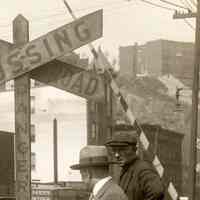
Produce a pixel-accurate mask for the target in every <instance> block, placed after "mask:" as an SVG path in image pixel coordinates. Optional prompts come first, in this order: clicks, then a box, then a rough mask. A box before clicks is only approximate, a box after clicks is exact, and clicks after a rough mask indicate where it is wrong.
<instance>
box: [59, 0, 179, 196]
mask: <svg viewBox="0 0 200 200" xmlns="http://www.w3.org/2000/svg"><path fill="white" fill-rule="evenodd" d="M63 2H64V4H65V6H66V8H67V9H68V11H69V13H70V14H71V16H72V18H73V19H74V20H76V19H77V18H76V16H75V15H74V13H73V11H72V9H71V8H70V6H69V4H68V3H67V2H66V1H65V0H63ZM88 46H89V48H90V50H91V53H92V54H93V57H94V60H95V62H94V64H95V67H96V70H97V72H100V73H102V74H103V75H104V76H105V80H106V81H107V83H108V84H109V85H110V87H111V89H112V91H113V93H114V94H115V96H116V97H117V100H118V101H119V102H120V105H121V106H122V108H123V111H124V112H125V114H126V116H127V118H128V120H129V122H130V124H131V125H132V126H133V127H134V128H136V130H137V132H138V134H139V141H140V143H141V145H142V148H143V151H144V152H145V154H146V155H147V156H148V159H149V160H150V161H152V163H153V165H154V167H155V168H156V170H157V172H158V174H159V175H160V177H161V178H162V177H163V175H164V167H163V165H162V164H161V162H160V160H159V158H158V156H157V155H154V153H153V150H152V149H151V145H150V143H149V141H148V139H147V137H146V135H145V133H144V131H143V129H142V127H141V126H140V124H139V123H138V121H137V120H136V118H135V116H134V115H133V113H132V111H131V109H130V107H129V105H128V103H127V101H126V99H125V98H124V97H123V95H122V93H121V91H120V89H119V87H118V85H117V83H116V81H115V80H114V78H113V75H112V73H111V72H110V71H109V69H112V65H111V64H110V63H109V61H108V60H107V58H106V57H105V55H104V54H103V52H102V51H101V49H99V51H98V52H97V51H96V50H95V48H94V47H93V45H92V44H91V43H89V44H88ZM167 191H168V194H169V196H170V197H171V199H172V200H177V199H178V192H177V190H176V188H175V186H174V184H173V183H172V182H171V181H169V183H168V186H167Z"/></svg>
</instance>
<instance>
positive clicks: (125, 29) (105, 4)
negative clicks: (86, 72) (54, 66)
mask: <svg viewBox="0 0 200 200" xmlns="http://www.w3.org/2000/svg"><path fill="white" fill-rule="evenodd" d="M147 1H149V2H152V3H156V4H159V5H162V6H165V7H168V8H170V9H177V10H178V11H185V10H184V9H181V8H178V7H177V8H176V7H173V6H170V5H168V4H165V3H164V2H161V1H160V0H147ZM169 1H171V2H173V3H177V4H179V5H182V6H183V4H182V3H185V5H184V6H187V4H186V3H187V2H189V1H191V2H192V3H193V4H194V3H195V1H196V0H169ZM67 2H68V3H69V5H70V6H71V8H72V10H73V11H74V13H75V15H76V16H77V17H80V16H83V15H86V14H88V13H90V12H93V11H95V10H98V9H103V37H102V38H100V39H98V40H97V41H95V42H94V45H95V47H98V46H99V45H100V46H101V48H102V49H103V50H104V51H107V52H108V54H109V55H111V56H113V57H117V56H118V47H119V46H126V45H134V43H135V42H137V43H138V44H144V43H145V42H147V41H150V40H156V39H168V40H175V41H189V42H194V35H195V31H194V30H193V29H192V28H191V27H190V26H189V25H188V24H187V23H186V22H185V21H184V20H182V19H181V20H180V19H179V20H177V19H176V20H174V19H173V18H172V16H173V13H174V11H173V10H167V9H163V8H158V7H155V6H152V5H150V4H148V3H146V2H145V0H129V1H128V0H68V1H67ZM192 3H191V4H190V6H192V5H193V4H192ZM193 9H194V11H195V8H194V7H193ZM18 14H22V15H24V17H26V18H27V19H28V20H29V26H30V40H32V39H35V38H37V37H39V36H41V35H44V34H46V33H47V32H49V31H51V30H54V29H56V28H58V27H59V26H61V25H64V24H67V23H69V22H70V21H72V18H71V16H70V14H69V13H68V11H67V9H66V8H65V6H64V4H63V1H62V0H42V1H38V0H37V1H36V0H28V1H27V0H5V1H2V2H1V7H0V39H3V40H7V41H10V42H11V41H12V20H13V19H14V18H15V17H16V16H17V15H18ZM188 21H189V23H191V25H192V26H193V27H194V26H195V21H194V19H189V20H188ZM77 52H80V53H81V55H83V56H90V55H88V54H89V51H88V48H87V47H83V48H81V49H80V50H77Z"/></svg>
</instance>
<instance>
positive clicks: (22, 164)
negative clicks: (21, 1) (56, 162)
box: [13, 15, 31, 200]
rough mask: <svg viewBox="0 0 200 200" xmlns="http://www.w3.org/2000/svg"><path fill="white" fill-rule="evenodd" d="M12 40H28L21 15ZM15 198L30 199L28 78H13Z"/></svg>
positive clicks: (23, 41)
mask: <svg viewBox="0 0 200 200" xmlns="http://www.w3.org/2000/svg"><path fill="white" fill-rule="evenodd" d="M13 40H14V44H15V45H16V46H17V47H20V46H21V45H24V44H25V43H27V42H28V41H29V23H28V21H27V20H26V19H25V18H24V17H23V16H21V15H18V16H17V17H16V18H15V20H14V21H13ZM15 133H16V136H15V145H16V148H15V153H16V191H15V193H16V200H31V143H30V78H29V74H25V75H22V76H20V77H18V78H16V79H15Z"/></svg>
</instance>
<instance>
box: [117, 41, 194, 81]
mask: <svg viewBox="0 0 200 200" xmlns="http://www.w3.org/2000/svg"><path fill="white" fill-rule="evenodd" d="M119 63H120V74H121V75H123V74H125V73H126V74H131V75H134V74H135V73H144V72H148V74H150V75H155V76H161V75H166V74H172V75H173V76H175V77H177V78H180V79H183V80H184V81H185V79H187V78H190V77H191V76H192V72H193V63H194V44H193V43H191V42H178V41H170V40H161V39H159V40H153V41H149V42H147V43H145V44H144V45H138V46H125V47H120V48H119ZM133 66H134V67H133ZM134 76H135V75H134Z"/></svg>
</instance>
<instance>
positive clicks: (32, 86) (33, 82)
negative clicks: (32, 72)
mask: <svg viewBox="0 0 200 200" xmlns="http://www.w3.org/2000/svg"><path fill="white" fill-rule="evenodd" d="M34 87H35V80H34V79H31V88H34Z"/></svg>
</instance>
